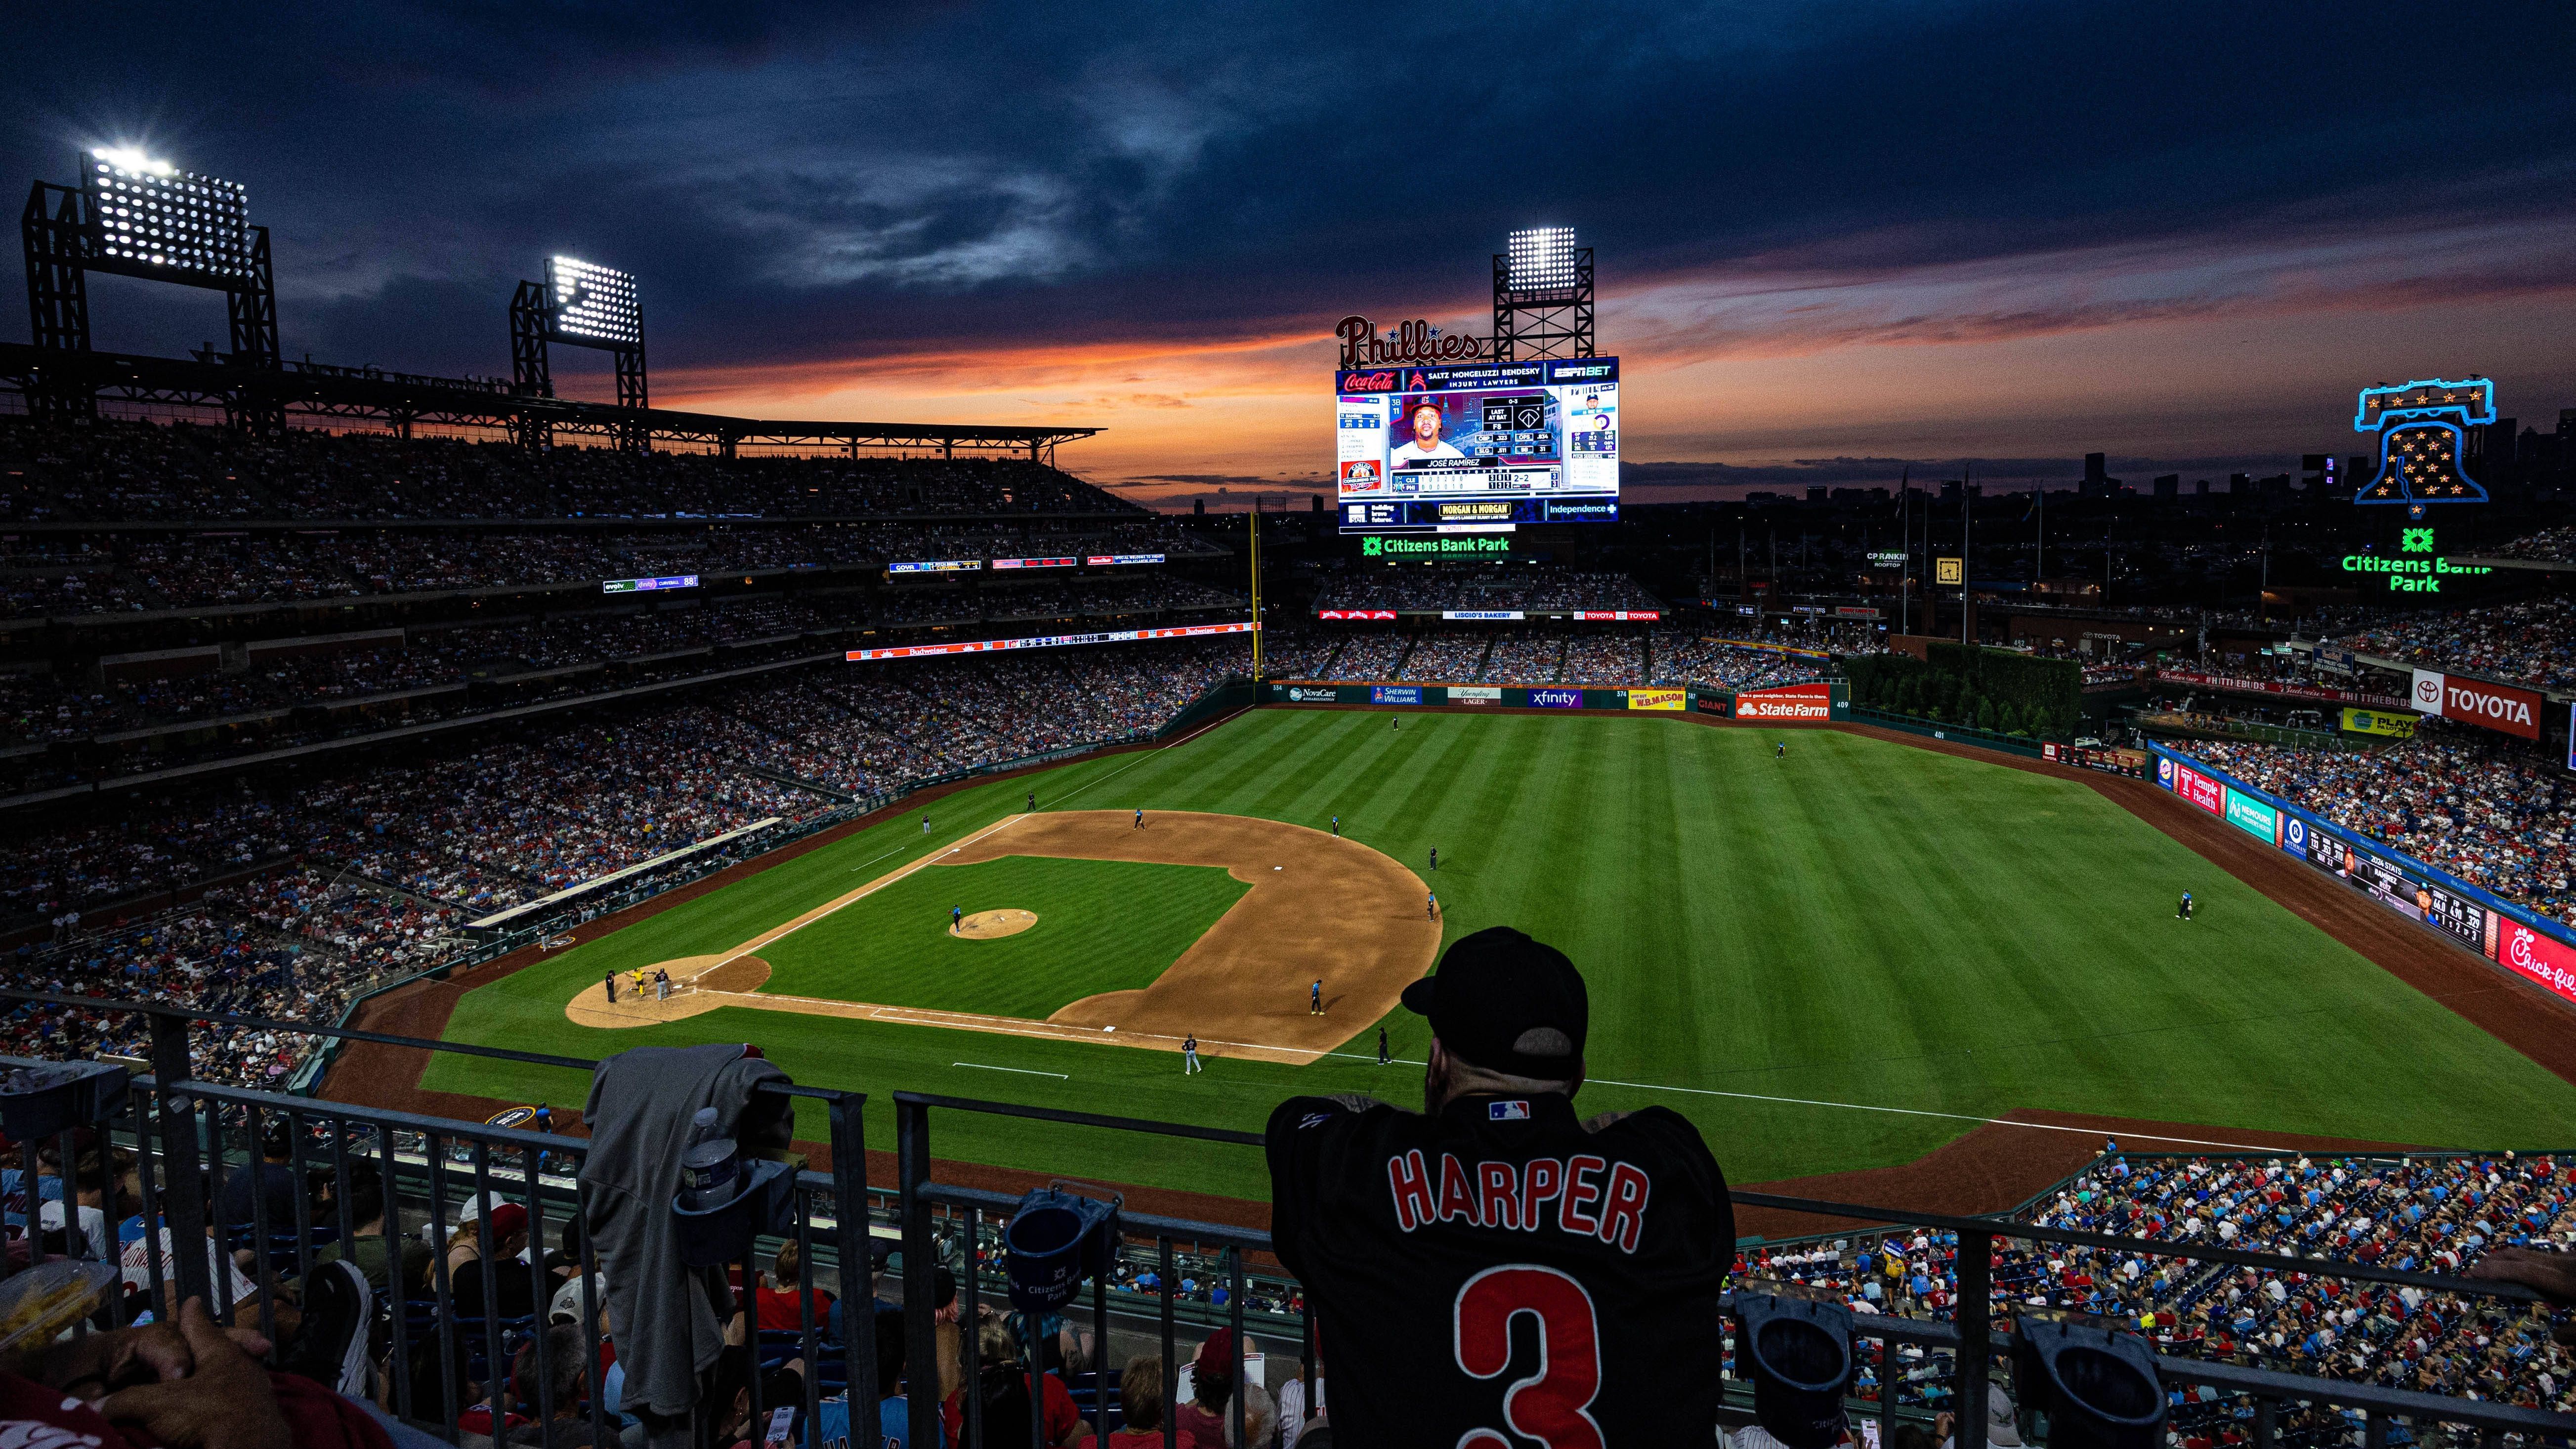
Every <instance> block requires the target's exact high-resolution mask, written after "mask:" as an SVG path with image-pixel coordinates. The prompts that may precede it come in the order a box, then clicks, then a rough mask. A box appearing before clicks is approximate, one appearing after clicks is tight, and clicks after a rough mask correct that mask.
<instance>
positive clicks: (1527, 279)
mask: <svg viewBox="0 0 2576 1449" xmlns="http://www.w3.org/2000/svg"><path fill="white" fill-rule="evenodd" d="M1594 340H1595V332H1594V327H1593V316H1592V248H1590V247H1584V246H1576V245H1575V244H1574V228H1572V227H1570V226H1540V227H1529V228H1525V229H1523V230H1520V231H1516V232H1513V233H1512V234H1511V236H1510V238H1509V239H1508V240H1507V241H1506V243H1505V246H1504V250H1502V251H1499V252H1496V253H1494V360H1495V361H1497V362H1524V361H1527V360H1529V359H1530V358H1534V357H1591V356H1593V355H1595V354H1594V351H1593V343H1594Z"/></svg>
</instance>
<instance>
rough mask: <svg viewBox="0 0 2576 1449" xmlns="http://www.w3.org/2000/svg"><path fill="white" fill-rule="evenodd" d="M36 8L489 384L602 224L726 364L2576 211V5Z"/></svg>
mask: <svg viewBox="0 0 2576 1449" xmlns="http://www.w3.org/2000/svg"><path fill="white" fill-rule="evenodd" d="M16 29H17V32H18V35H17V37H16V38H17V39H18V40H19V41H20V42H21V46H20V48H21V50H22V52H23V53H26V54H30V55H41V56H43V57H45V59H44V61H43V63H42V64H38V65H31V66H26V67H22V69H21V70H20V71H19V75H20V77H21V80H20V81H19V82H18V83H17V84H16V85H15V86H13V92H14V94H13V96H12V98H11V100H10V101H9V102H8V103H7V107H8V109H7V110H6V112H0V114H4V115H5V118H6V121H7V130H6V134H5V136H0V164H5V166H6V168H7V171H8V173H9V174H11V175H14V176H17V177H20V178H27V177H34V176H44V177H48V178H62V177H64V176H66V175H67V174H68V172H69V170H70V165H69V162H70V154H71V152H72V151H73V150H74V149H75V148H76V147H77V146H78V145H80V144H82V143H84V142H88V141H93V140H117V139H130V140H143V141H148V142H149V143H150V144H152V145H154V146H156V147H158V148H160V149H161V150H162V151H164V152H166V153H168V154H171V155H173V156H175V157H177V158H178V159H180V160H181V161H182V162H183V163H184V164H188V165H191V166H194V167H197V168H200V169H206V170H213V171H218V172H221V173H223V174H226V175H229V176H233V177H236V178H239V179H241V180H244V181H246V182H248V183H249V184H250V186H251V189H252V202H253V207H254V209H255V211H256V212H257V214H258V216H259V218H260V219H262V220H264V221H266V222H267V223H269V224H270V225H271V226H272V227H273V228H275V230H276V232H277V239H278V256H279V272H280V282H281V286H282V289H283V291H284V293H285V299H284V300H285V305H284V308H283V316H282V322H283V326H284V330H285V333H286V337H287V342H288V347H289V350H290V351H303V350H311V351H313V352H315V353H317V354H318V355H324V356H329V357H333V358H346V359H353V360H354V359H372V360H376V361H378V362H381V363H384V364H386V365H405V366H414V367H424V368H435V369H438V370H444V371H480V372H491V371H497V370H499V369H500V368H501V367H503V366H504V365H505V363H506V350H505V347H504V337H505V335H506V334H505V330H504V324H503V305H504V303H505V302H506V299H507V296H508V292H509V288H510V285H511V283H512V282H513V281H514V280H516V279H517V278H518V277H521V276H525V275H531V274H533V272H534V271H535V270H536V268H537V267H538V266H539V265H540V263H541V260H542V258H543V257H544V256H545V255H546V253H548V252H549V251H554V250H563V251H570V252H576V253H579V254H581V255H584V256H587V257H591V258H593V259H596V260H601V261H605V262H608V263H610V264H613V265H617V266H620V267H623V268H626V269H628V270H631V271H634V272H636V273H638V274H639V275H640V276H641V277H642V279H643V288H644V298H645V306H646V309H647V317H648V325H649V326H650V328H651V333H652V336H653V340H654V355H655V361H656V365H657V367H684V368H685V367H706V368H718V367H725V366H732V365H749V364H755V363H779V362H794V361H799V360H805V361H814V360H828V359H843V358H864V357H866V356H868V355H871V354H875V353H881V352H890V351H918V350H925V349H940V348H954V349H972V348H975V347H979V346H993V345H1002V344H1008V345H1015V346H1026V345H1032V344H1036V345H1065V344H1072V343H1081V342H1089V341H1098V340H1104V339H1132V338H1140V337H1143V338H1171V339H1186V338H1201V337H1222V336H1253V337H1257V336H1262V335H1270V334H1277V333H1281V332H1284V331H1287V330H1290V329H1296V330H1301V331H1306V332H1311V333H1315V334H1319V335H1320V334H1321V333H1322V332H1323V331H1324V330H1325V329H1326V328H1327V327H1328V326H1329V324H1330V322H1331V320H1332V318H1333V317H1335V316H1337V315H1339V313H1340V312H1342V311H1344V310H1349V309H1354V308H1356V309H1359V310H1369V311H1374V312H1377V313H1379V314H1380V315H1382V316H1393V315H1395V314H1396V313H1397V312H1398V311H1403V312H1406V313H1411V312H1415V311H1430V312H1438V311H1442V310H1473V309H1474V308H1475V307H1476V306H1477V305H1478V302H1477V297H1476V288H1475V283H1476V278H1477V276H1478V274H1479V272H1480V269H1481V265H1482V256H1483V254H1484V252H1485V251H1487V250H1489V249H1490V248H1491V247H1492V246H1493V245H1495V244H1496V243H1498V242H1499V240H1500V238H1501V235H1502V233H1503V232H1504V231H1505V230H1506V229H1508V228H1509V227H1511V226H1514V225H1520V224H1528V223H1532V222H1540V221H1571V222H1574V223H1576V224H1578V225H1579V226H1581V227H1582V229H1583V232H1584V235H1585V239H1586V240H1587V241H1590V242H1593V243H1595V244H1597V245H1598V246H1599V247H1600V248H1601V250H1602V258H1603V267H1604V275H1605V282H1614V281H1615V282H1621V283H1634V282H1637V281H1642V280H1647V279H1651V278H1654V277H1657V276H1668V275H1677V274H1684V273H1693V272H1705V271H1708V270H1711V269H1715V268H1720V267H1725V266H1729V265H1752V266H1759V267H1762V268H1764V269H1766V270H1768V271H1771V272H1773V273H1778V272H1782V271H1788V272H1792V273H1794V272H1796V271H1799V270H1801V269H1812V270H1814V271H1816V272H1818V273H1820V274H1823V273H1832V274H1835V275H1838V276H1849V275H1853V274H1856V273H1858V274H1867V273H1871V272H1886V271H1899V270H1902V269H1906V268H1917V267H1926V266H1933V265H1939V264H1946V263H1960V262H1974V261H1978V260H1983V259H1995V258H2011V257H2019V256H2025V255H2031V256H2036V255H2041V254H2047V253H2053V252H2063V251H2067V250H2070V249H2081V248H2086V247H2098V246H2107V245H2128V244H2138V243H2142V242H2156V241H2160V240H2161V241H2166V242H2170V243H2172V244H2173V245H2174V246H2175V247H2176V248H2177V249H2178V250H2180V251H2183V252H2185V253H2188V252H2189V251H2190V250H2191V248H2192V247H2194V246H2206V247H2208V248H2210V249H2212V250H2213V251H2216V252H2224V251H2226V250H2228V249H2243V248H2250V247H2257V246H2260V245H2262V244H2263V243H2264V242H2265V240H2266V239H2281V240H2313V239H2316V238H2319V237H2340V236H2350V235H2355V234H2362V233H2369V232H2373V231H2398V232H2404V231H2407V230H2409V229H2414V228H2422V227H2428V226H2432V225H2435V224H2437V223H2440V222H2443V221H2445V220H2448V219H2451V218H2454V217H2458V216H2461V215H2464V214H2466V215H2474V216H2476V217H2478V218H2480V219H2482V220H2485V221H2489V222H2502V221H2510V220H2513V219H2516V218H2525V219H2540V220H2548V219H2553V218H2560V217H2563V216H2564V215H2565V213H2566V211H2567V210H2568V209H2569V201H2568V197H2569V196H2570V191H2569V187H2568V185H2567V183H2568V181H2569V180H2570V179H2571V176H2576V140H2572V139H2571V138H2576V126H2571V124H2570V123H2571V122H2576V105H2571V99H2570V94H2571V93H2570V87H2569V85H2568V83H2567V81H2566V79H2565V60H2564V57H2565V56H2566V55H2567V54H2568V53H2569V46H2570V41H2571V39H2576V35H2571V22H2570V7H2567V6H2565V5H2564V4H2537V3H2535V4H2495V5H2484V6H2476V7H2471V8H2468V9H2465V10H2463V9H2453V10H2449V11H2445V12H2442V13H2441V14H2440V15H2439V16H2438V17H2434V16H2432V15H2430V14H2429V13H2428V12H2425V11H2423V10H2422V9H2420V8H2419V7H2415V6H2408V5H2396V4H2381V5H2368V4H2363V5H2355V4H2271V5H2243V4H2226V5H2218V4H2209V5H2199V6H2193V5H2180V6H2171V7H2165V8H2162V9H2157V10H2146V9H2141V8H2138V7H2066V6H2041V5H2036V4H1987V5H1973V4H1971V5H1956V6H1913V5H1899V4H1877V5H1849V6H1838V7H1826V6H1810V7H1775V8H1767V9H1763V10H1759V11H1754V10H1750V9H1748V8H1746V7H1738V6H1732V5H1711V6H1706V7H1697V8H1690V7H1683V8H1673V9H1663V10H1644V9H1640V8H1628V9H1611V8H1604V7H1601V6H1597V5H1583V6H1574V5H1565V6H1536V5H1500V6H1482V7H1476V8H1474V9H1473V10H1472V11H1471V10H1467V9H1462V8H1459V7H1410V8H1398V7H1384V6H1379V5H1343V6H1327V5H1300V6H1295V7H1280V8H1277V9H1254V8H1251V7H1197V6H1178V5H1165V6H1155V5H1129V6H1116V7H1097V6H1082V7H1076V6H1061V5H1037V4H1029V5H1001V6H966V5H937V4H929V3H915V4H899V5H874V6H865V7H848V6H804V7H796V6H785V7H766V6H745V5H737V6H679V5H666V6H661V7H651V8H643V9H636V8H618V7H606V6H591V7H545V6H500V5H488V6H439V7H392V6H384V5H366V4H357V5H343V6H333V7H309V8H302V9H298V8H292V7H283V6H281V7H268V8H262V9H257V10H247V9H246V10H242V11H236V12H227V13H226V14H224V15H222V16H218V15H217V14H216V13H214V12H210V11H207V10H205V9H202V8H197V7H186V8H182V7H167V8H151V7H121V6H93V7H43V8H42V9H41V10H40V11H39V12H38V13H36V14H33V15H31V16H28V17H25V18H23V19H21V20H20V21H18V22H17V24H16ZM2498 270H2499V272H2500V273H2502V274H2505V275H2504V277H2503V279H2502V280H2500V281H2499V283H2498V285H2505V284H2507V283H2511V284H2513V285H2530V284H2531V282H2530V281H2529V279H2528V278H2525V279H2524V280H2523V281H2521V282H2512V278H2511V276H2510V268H2509V267H2505V266H2501V265H2500V267H2499V269H2498ZM2454 285H2456V284H2454ZM2472 285H2474V284H2472ZM2190 305H2191V304H2190V302H2189V301H2188V300H2187V299H2186V300H2184V301H2182V302H2175V303H2168V302H2164V301H2161V300H2157V299H2147V300H2142V301H2127V300H2123V301H2119V302H2117V303H2116V304H2114V305H2113V306H2111V307H2110V308H2109V309H2108V310H2107V311H2105V312H2104V313H2103V314H2102V315H2108V316H2114V317H2116V316H2120V315H2130V314H2131V313H2137V314H2142V315H2159V314H2160V312H2159V309H2178V310H2182V311H2187V310H2188V308H2189V306H2190ZM2043 321H2044V319H2043ZM2050 325H2055V324H2050ZM1936 331H1937V327H1936ZM184 340H187V341H194V340H196V339H195V338H193V337H191V338H187V339H184Z"/></svg>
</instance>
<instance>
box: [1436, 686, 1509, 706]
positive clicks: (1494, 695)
mask: <svg viewBox="0 0 2576 1449" xmlns="http://www.w3.org/2000/svg"><path fill="white" fill-rule="evenodd" d="M1449 702H1450V703H1451V704H1501V703H1502V702H1503V687H1502V686H1501V685H1499V684H1453V685H1451V686H1449Z"/></svg>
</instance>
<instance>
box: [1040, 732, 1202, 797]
mask: <svg viewBox="0 0 2576 1449" xmlns="http://www.w3.org/2000/svg"><path fill="white" fill-rule="evenodd" d="M1241 713H1242V711H1241V710H1237V711H1235V714H1241ZM1233 718H1234V715H1232V714H1230V715H1227V716H1226V717H1225V718H1224V719H1213V720H1209V721H1208V722H1207V723H1206V724H1203V725H1201V726H1199V727H1198V728H1197V729H1194V730H1192V731H1190V732H1189V733H1188V734H1185V735H1183V736H1181V737H1180V738H1179V739H1177V740H1174V741H1172V742H1171V743H1170V744H1168V745H1165V746H1163V747H1162V749H1159V750H1139V751H1137V752H1136V758H1134V759H1132V760H1129V761H1128V762H1127V763H1126V764H1123V765H1120V766H1119V767H1118V768H1117V769H1114V770H1112V771H1110V772H1109V773H1108V774H1106V775H1102V776H1101V777H1100V778H1099V779H1097V780H1086V781H1084V782H1083V783H1081V784H1079V785H1076V786H1074V787H1073V788H1072V789H1071V790H1068V791H1066V792H1065V793H1064V796H1063V799H1060V800H1058V801H1057V802H1056V803H1057V804H1059V805H1060V804H1062V803H1064V801H1065V800H1070V799H1072V798H1073V797H1074V796H1076V795H1079V794H1081V793H1082V792H1083V791H1085V790H1088V789H1090V788H1091V787H1092V786H1094V785H1097V784H1099V783H1101V781H1102V780H1107V779H1110V778H1112V777H1113V776H1117V775H1123V774H1125V773H1127V772H1128V771H1129V770H1132V769H1134V768H1136V767H1137V766H1138V765H1141V764H1143V763H1145V762H1146V761H1147V760H1150V759H1153V758H1154V757H1155V756H1157V755H1160V754H1163V753H1165V752H1166V751H1170V750H1177V749H1179V748H1180V747H1181V746H1183V745H1186V744H1188V743H1189V742H1190V741H1192V740H1194V739H1197V738H1198V737H1199V736H1201V735H1203V734H1206V733H1207V732H1208V731H1209V730H1212V729H1215V728H1216V727H1217V726H1218V725H1221V724H1225V723H1228V722H1230V721H1231V720H1233Z"/></svg>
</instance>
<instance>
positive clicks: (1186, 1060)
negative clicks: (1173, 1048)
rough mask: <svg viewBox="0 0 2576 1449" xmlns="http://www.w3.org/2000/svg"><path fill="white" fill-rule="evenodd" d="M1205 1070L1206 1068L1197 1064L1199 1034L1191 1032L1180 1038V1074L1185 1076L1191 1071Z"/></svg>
mask: <svg viewBox="0 0 2576 1449" xmlns="http://www.w3.org/2000/svg"><path fill="white" fill-rule="evenodd" d="M1205 1070H1207V1069H1206V1068H1205V1067H1202V1066H1200V1065H1199V1034H1198V1033H1197V1032H1191V1033H1190V1034H1189V1035H1188V1036H1185V1037H1183V1038H1181V1075H1182V1076H1185V1077H1186V1076H1188V1075H1189V1074H1190V1073H1192V1072H1202V1071H1205Z"/></svg>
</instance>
